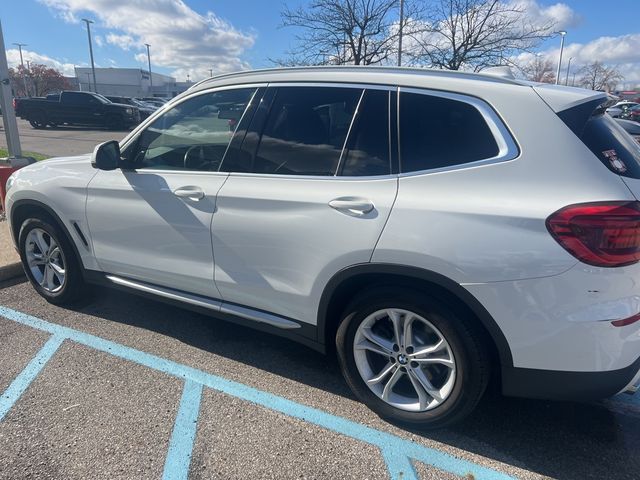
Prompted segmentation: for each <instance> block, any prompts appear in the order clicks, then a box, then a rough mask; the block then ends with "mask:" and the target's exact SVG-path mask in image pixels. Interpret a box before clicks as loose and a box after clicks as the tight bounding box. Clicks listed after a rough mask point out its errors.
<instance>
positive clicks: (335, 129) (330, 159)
mask: <svg viewBox="0 0 640 480" xmlns="http://www.w3.org/2000/svg"><path fill="white" fill-rule="evenodd" d="M361 96H362V89H356V88H334V87H280V88H278V90H277V92H276V95H275V99H274V101H273V105H272V106H271V109H270V111H269V115H268V117H267V119H266V123H265V126H264V129H263V132H262V136H261V138H260V141H259V145H258V148H257V151H256V154H255V157H254V158H253V162H252V166H251V168H250V171H251V172H253V173H267V174H281V175H334V174H335V172H336V169H337V167H338V162H339V160H340V154H341V153H342V148H343V147H344V142H345V140H346V138H347V133H348V132H349V126H350V125H351V120H352V118H353V114H354V112H355V109H356V106H357V104H358V101H359V100H360V97H361Z"/></svg>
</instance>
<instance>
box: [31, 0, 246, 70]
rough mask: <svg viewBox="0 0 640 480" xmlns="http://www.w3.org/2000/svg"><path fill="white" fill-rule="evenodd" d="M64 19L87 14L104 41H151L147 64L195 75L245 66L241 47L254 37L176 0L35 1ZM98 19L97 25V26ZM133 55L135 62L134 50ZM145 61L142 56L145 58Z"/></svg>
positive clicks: (130, 45)
mask: <svg viewBox="0 0 640 480" xmlns="http://www.w3.org/2000/svg"><path fill="white" fill-rule="evenodd" d="M39 1H40V2H41V3H43V4H44V5H47V6H48V7H50V8H51V9H52V10H54V11H55V12H56V14H57V15H59V16H60V17H62V18H64V19H65V20H66V21H68V22H77V21H78V18H79V17H81V16H83V15H86V14H89V15H93V16H94V17H96V18H97V19H99V20H100V22H99V23H98V26H102V27H106V28H108V29H111V30H113V31H115V32H117V33H110V34H108V35H107V37H106V41H107V42H108V43H110V44H113V45H117V46H118V47H120V48H122V49H124V50H129V49H135V48H142V46H143V44H145V43H149V44H150V45H151V63H152V68H153V65H158V66H162V67H166V68H171V69H174V70H175V74H176V75H184V74H185V72H186V73H189V74H190V75H191V79H192V80H197V79H199V78H202V77H204V76H205V75H206V76H208V75H209V69H213V71H214V73H221V72H229V71H234V70H240V69H246V68H248V64H247V63H246V62H245V61H243V60H242V56H243V54H244V52H245V51H246V50H247V49H249V48H251V47H252V46H253V44H254V41H255V36H254V34H251V33H245V32H242V31H240V30H238V29H236V28H235V27H233V26H232V25H231V24H230V23H228V22H227V21H225V20H223V19H221V18H220V17H218V16H217V15H216V14H215V13H213V12H207V13H206V14H199V13H197V12H195V11H194V10H192V9H191V8H189V7H188V6H187V5H186V4H185V3H184V2H183V1H182V0H138V1H135V2H132V1H130V0H39ZM100 24H101V25H100ZM134 58H136V60H138V61H140V60H139V58H141V56H140V55H135V56H134ZM145 61H146V57H145Z"/></svg>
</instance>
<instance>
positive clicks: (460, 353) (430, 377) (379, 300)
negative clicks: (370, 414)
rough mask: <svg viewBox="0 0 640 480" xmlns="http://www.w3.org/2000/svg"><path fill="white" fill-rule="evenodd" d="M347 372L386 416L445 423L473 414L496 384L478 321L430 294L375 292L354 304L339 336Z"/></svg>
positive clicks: (413, 423) (428, 424)
mask: <svg viewBox="0 0 640 480" xmlns="http://www.w3.org/2000/svg"><path fill="white" fill-rule="evenodd" d="M336 347H337V351H338V357H339V360H340V367H341V370H342V373H343V375H344V377H345V379H346V381H347V383H348V384H349V386H350V387H351V389H352V390H353V392H354V393H355V394H356V396H357V397H358V398H359V399H360V400H361V401H362V402H363V403H365V404H366V405H367V406H368V407H369V408H371V409H372V410H373V411H375V412H376V413H377V414H378V415H380V416H381V417H383V418H385V419H388V420H390V421H392V422H395V423H398V424H402V425H405V426H409V427H413V428H422V429H428V428H440V427H443V426H446V425H450V424H452V423H455V422H457V421H459V420H461V419H462V418H463V417H465V416H466V415H468V414H469V413H470V412H471V411H472V410H473V409H474V408H475V406H476V405H477V403H478V401H479V400H480V398H481V397H482V395H483V393H484V391H485V389H486V386H487V384H488V381H489V368H490V364H489V357H488V354H487V350H486V346H485V344H484V337H483V335H482V333H481V331H480V330H479V328H478V327H477V325H476V324H475V323H474V322H473V320H472V319H468V318H465V316H464V315H461V314H459V313H458V312H457V310H456V309H452V308H450V307H449V306H448V305H446V304H444V303H441V302H440V301H438V300H436V299H433V298H431V297H429V296H427V295H425V294H424V293H423V292H418V291H415V292H414V291H411V290H407V289H398V288H393V287H388V288H377V289H373V290H372V291H370V292H369V293H367V294H364V295H361V296H359V297H357V298H356V299H355V300H354V301H353V302H351V304H350V305H349V306H348V307H347V308H346V310H345V313H344V316H343V321H342V323H341V324H340V326H339V328H338V332H337V335H336Z"/></svg>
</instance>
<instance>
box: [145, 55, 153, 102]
mask: <svg viewBox="0 0 640 480" xmlns="http://www.w3.org/2000/svg"><path fill="white" fill-rule="evenodd" d="M145 45H146V46H147V64H148V65H149V95H151V96H152V97H153V77H152V76H151V53H150V51H149V48H150V47H151V45H149V44H148V43H145Z"/></svg>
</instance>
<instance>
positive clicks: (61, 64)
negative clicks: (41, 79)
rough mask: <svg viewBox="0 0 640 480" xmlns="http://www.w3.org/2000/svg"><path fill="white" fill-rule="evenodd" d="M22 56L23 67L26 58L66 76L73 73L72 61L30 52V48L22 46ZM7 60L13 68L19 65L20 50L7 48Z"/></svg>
mask: <svg viewBox="0 0 640 480" xmlns="http://www.w3.org/2000/svg"><path fill="white" fill-rule="evenodd" d="M22 58H23V59H24V65H25V67H26V66H27V60H28V61H29V62H31V63H39V64H43V65H48V66H50V67H53V68H55V69H56V70H58V71H60V72H62V74H63V75H66V76H68V77H72V76H74V75H75V73H74V70H73V67H74V64H73V63H68V62H65V61H60V60H56V59H55V58H51V57H49V56H47V55H42V54H40V53H36V52H32V51H31V50H25V49H24V48H23V49H22ZM7 62H8V63H9V67H14V68H15V67H17V66H18V65H20V51H19V50H18V49H17V48H13V49H9V50H7Z"/></svg>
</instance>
